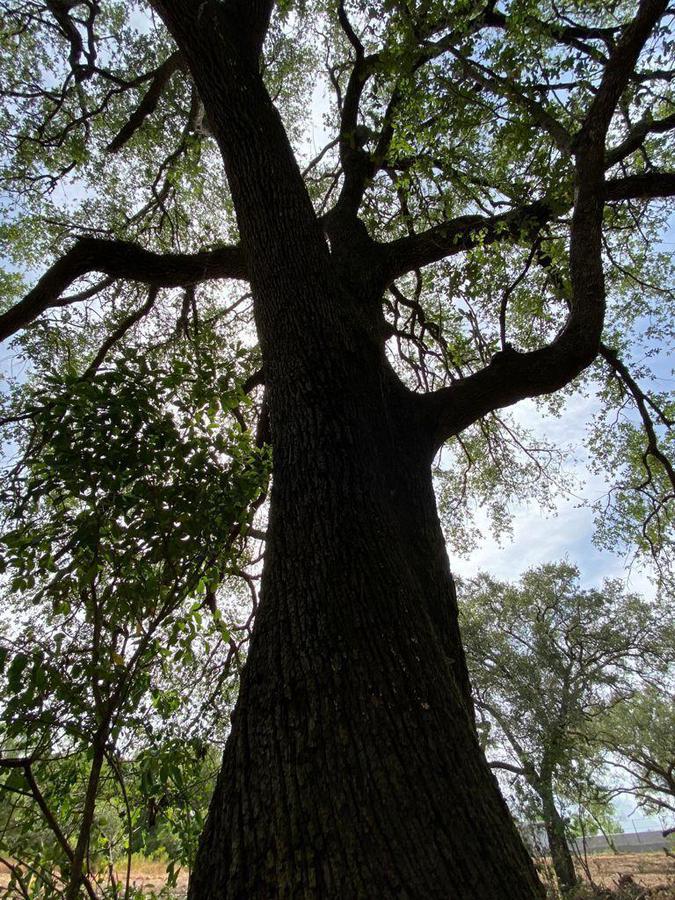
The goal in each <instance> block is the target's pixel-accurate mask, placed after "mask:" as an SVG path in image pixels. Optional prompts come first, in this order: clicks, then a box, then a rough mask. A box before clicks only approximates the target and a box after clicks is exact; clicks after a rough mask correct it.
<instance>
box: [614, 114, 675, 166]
mask: <svg viewBox="0 0 675 900" xmlns="http://www.w3.org/2000/svg"><path fill="white" fill-rule="evenodd" d="M673 129H675V113H673V114H672V115H670V116H666V117H665V118H663V119H642V120H641V121H640V122H638V123H637V125H635V126H634V127H633V128H631V130H630V131H629V132H628V134H627V136H626V137H625V138H624V140H623V141H621V143H620V144H617V146H616V147H612V149H611V150H608V151H607V154H606V156H605V165H606V167H607V168H610V167H611V166H615V165H616V164H617V163H620V162H621V160H622V159H625V158H626V157H627V156H630V154H631V153H634V152H635V151H636V150H639V149H640V147H641V146H642V145H643V144H644V142H645V138H646V137H647V135H648V134H664V133H665V132H666V131H672V130H673Z"/></svg>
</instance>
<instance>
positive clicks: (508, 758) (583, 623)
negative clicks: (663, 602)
mask: <svg viewBox="0 0 675 900" xmlns="http://www.w3.org/2000/svg"><path fill="white" fill-rule="evenodd" d="M464 598H465V599H464V602H463V604H462V606H461V616H462V627H463V634H464V638H465V641H466V647H467V659H468V664H469V669H470V673H471V678H472V682H473V686H474V692H475V702H476V706H477V709H478V712H479V716H480V719H481V728H482V730H483V733H484V735H485V736H486V743H487V746H488V749H489V755H490V756H491V757H492V762H491V766H492V767H493V768H494V769H498V770H502V771H507V772H511V773H513V774H515V775H517V776H518V777H519V778H520V779H522V782H524V783H525V784H526V785H527V787H528V788H529V789H530V790H531V791H533V792H534V794H535V796H536V798H537V804H538V809H539V814H540V815H541V817H542V819H543V821H544V823H545V826H546V832H547V836H548V843H549V848H550V852H551V857H552V861H553V865H554V868H555V872H556V876H557V878H558V880H559V882H560V884H561V886H562V887H564V888H568V887H570V886H572V885H573V884H574V883H575V881H576V875H575V869H574V863H573V859H572V854H571V852H570V848H569V844H568V840H567V834H566V826H565V821H564V818H563V816H562V814H561V808H560V807H561V799H562V798H565V797H567V798H573V797H575V795H576V794H577V790H578V787H579V785H580V784H583V782H585V781H587V780H588V776H587V772H588V768H589V765H590V763H591V758H592V757H593V756H594V755H595V756H596V761H597V754H598V752H601V748H598V746H597V745H593V746H591V745H590V744H589V743H588V740H587V738H588V733H589V728H590V727H591V726H592V723H593V722H594V721H595V720H596V719H598V718H599V717H600V716H604V715H606V714H607V713H608V711H609V710H612V709H614V708H616V707H617V706H618V705H619V704H624V703H625V701H626V700H627V699H628V698H629V697H630V696H631V695H632V693H633V691H634V690H635V685H636V683H637V681H638V678H639V675H640V671H641V669H642V667H643V666H645V665H649V664H653V665H655V666H658V665H660V664H661V662H662V659H663V648H662V643H661V638H660V633H659V627H660V625H661V623H662V612H661V610H660V607H659V606H658V605H652V604H650V603H648V602H647V601H645V600H643V599H642V598H640V597H638V596H636V595H635V594H629V593H626V592H625V591H624V590H623V588H622V586H621V584H620V582H618V581H606V582H605V583H604V585H603V588H602V589H601V590H582V589H581V588H580V586H579V570H578V569H577V568H576V566H573V565H570V564H569V563H556V564H547V565H543V566H540V567H539V568H535V569H531V570H529V571H528V572H526V573H525V574H524V575H523V576H522V578H521V580H520V584H519V585H518V586H513V585H509V584H504V583H502V582H499V581H496V580H495V579H493V578H491V577H490V576H488V575H485V574H481V575H479V576H478V577H477V578H475V579H474V580H473V581H471V582H469V583H468V585H466V588H465V591H464Z"/></svg>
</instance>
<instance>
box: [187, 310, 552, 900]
mask: <svg viewBox="0 0 675 900" xmlns="http://www.w3.org/2000/svg"><path fill="white" fill-rule="evenodd" d="M307 324H308V331H307V333H308V334H312V335H313V334H315V327H318V325H316V326H315V323H313V322H309V323H307ZM324 338H325V340H324V341H323V342H320V343H319V345H318V346H317V345H315V343H314V340H307V341H306V342H305V344H304V347H303V346H300V345H297V346H295V347H293V348H292V351H290V350H289V351H288V353H287V357H286V358H287V365H286V368H287V369H290V370H292V375H293V377H292V378H289V377H288V376H286V377H284V375H283V374H282V373H281V372H275V368H273V367H272V366H271V367H270V369H271V371H268V376H271V377H268V391H269V392H270V410H271V417H272V434H273V446H274V483H273V490H272V498H271V517H270V524H269V529H268V543H267V550H266V559H265V570H264V577H263V590H262V599H261V604H260V608H259V611H258V615H257V620H256V625H255V631H254V635H253V639H252V643H251V648H250V654H249V658H248V662H247V665H246V668H245V671H244V673H243V676H242V684H241V693H240V697H239V701H238V704H237V708H236V712H235V714H234V717H233V726H232V734H231V737H230V740H229V742H228V746H227V749H226V752H225V757H224V763H223V769H222V772H221V775H220V778H219V780H218V785H217V787H216V791H215V795H214V798H213V802H212V806H211V810H210V815H209V820H208V824H207V827H206V831H205V834H204V836H203V840H202V844H201V848H200V852H199V855H198V858H197V861H196V865H195V869H194V874H193V878H192V883H191V890H190V897H191V898H192V900H202V898H207V897H208V898H215V897H218V898H247V900H254V898H290V897H294V898H300V897H302V898H315V897H326V898H342V897H344V898H369V900H373V898H380V897H382V898H384V897H409V898H420V900H422V898H425V900H426V898H444V900H450V898H457V900H460V898H462V900H468V898H473V900H487V898H494V900H497V898H500V900H506V898H528V900H532V898H534V897H539V896H541V891H540V887H539V884H538V881H537V878H536V875H535V873H534V870H533V867H532V865H531V861H530V859H529V857H528V856H527V854H526V852H525V850H524V848H523V846H522V843H521V841H520V838H519V836H518V834H517V832H516V830H515V828H514V826H513V824H512V822H511V819H510V816H509V813H508V811H507V809H506V806H505V804H504V801H503V799H502V797H501V796H500V794H499V791H498V788H497V785H496V782H495V780H494V778H493V776H492V774H491V772H490V770H489V768H488V767H487V764H486V763H485V760H484V758H483V755H482V753H481V750H480V748H479V745H478V741H477V738H476V734H475V730H474V724H473V718H472V714H471V712H470V700H469V697H468V679H467V675H466V669H465V665H464V658H463V652H462V649H461V644H460V641H459V634H458V628H457V617H456V604H455V600H454V593H453V587H452V581H451V576H450V572H449V566H448V561H447V556H446V554H445V548H444V543H443V538H442V534H441V529H440V526H439V522H438V518H437V515H436V510H435V504H434V497H433V492H432V486H431V475H430V459H429V452H428V448H427V447H425V446H424V445H420V443H419V438H418V437H416V435H417V429H416V427H415V424H416V423H415V419H414V416H415V412H414V409H415V406H414V403H413V399H414V398H413V396H412V395H410V394H408V392H407V391H406V390H405V389H404V388H402V387H401V385H400V383H398V382H397V381H396V380H395V378H394V376H393V373H390V371H389V370H388V368H387V367H386V364H385V363H384V359H383V357H378V355H377V354H376V353H375V352H374V350H373V348H369V347H365V348H363V347H361V348H359V346H358V344H359V341H358V337H356V336H353V339H352V352H351V353H347V352H346V348H344V347H342V348H341V352H340V353H339V354H333V353H332V352H331V351H332V348H331V343H332V344H333V345H334V344H335V332H333V335H332V337H331V336H330V335H324ZM274 356H277V354H276V353H275V354H274ZM275 374H276V376H277V377H276V378H275V377H274V375H275Z"/></svg>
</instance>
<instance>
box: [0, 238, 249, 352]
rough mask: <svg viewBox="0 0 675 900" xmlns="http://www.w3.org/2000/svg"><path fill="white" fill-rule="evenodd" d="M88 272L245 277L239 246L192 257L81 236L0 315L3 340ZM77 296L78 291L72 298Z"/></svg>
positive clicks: (156, 277) (154, 277)
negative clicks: (21, 296)
mask: <svg viewBox="0 0 675 900" xmlns="http://www.w3.org/2000/svg"><path fill="white" fill-rule="evenodd" d="M90 272H102V273H104V274H105V275H108V276H110V277H111V278H124V279H127V280H129V281H140V282H142V283H144V284H149V285H152V286H154V287H165V288H170V287H187V286H188V285H193V284H198V283H199V282H202V281H208V280H210V279H215V278H241V279H245V278H246V277H247V274H246V265H245V263H244V258H243V254H242V252H241V250H240V249H239V248H238V247H219V248H216V249H214V250H203V251H201V252H200V253H194V254H191V255H188V254H185V253H171V254H160V253H153V252H152V251H150V250H144V249H143V247H139V246H138V244H132V243H128V242H126V241H106V240H101V239H99V238H80V239H79V240H78V241H77V242H76V243H75V244H74V245H73V246H72V247H71V248H70V250H68V252H67V253H66V254H65V255H64V256H62V257H61V258H60V259H58V260H57V261H56V262H55V263H54V265H53V266H51V267H50V268H49V269H48V270H47V271H46V272H45V274H44V275H43V276H42V278H41V279H40V280H39V281H38V283H37V284H36V285H35V287H34V288H33V290H32V291H30V292H29V293H28V294H26V296H25V297H24V298H23V300H21V301H20V302H19V303H17V304H15V305H14V306H12V307H11V308H10V309H9V310H7V312H6V313H4V314H3V315H1V316H0V340H4V339H5V338H7V337H9V336H10V335H12V334H14V332H16V331H18V330H19V329H20V328H22V327H24V326H25V325H28V323H29V322H32V321H33V320H34V319H36V318H37V317H38V316H39V315H40V314H41V313H43V312H44V311H45V310H46V309H49V308H51V307H53V306H62V305H64V304H63V300H62V299H61V300H60V299H59V298H61V295H62V293H63V291H64V290H66V288H68V287H69V286H70V285H71V284H72V283H73V282H74V281H77V279H78V278H82V277H83V276H84V275H87V274H88V273H90ZM75 299H77V295H76V296H75V297H74V298H71V301H74V300H75Z"/></svg>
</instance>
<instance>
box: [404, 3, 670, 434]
mask: <svg viewBox="0 0 675 900" xmlns="http://www.w3.org/2000/svg"><path fill="white" fill-rule="evenodd" d="M666 6H667V0H642V2H641V3H640V6H639V9H638V12H637V15H636V16H635V18H634V19H633V21H632V22H631V23H630V24H629V25H628V26H627V27H626V28H625V29H624V31H623V34H622V36H621V39H620V40H619V42H618V43H617V45H616V47H615V48H614V50H613V52H612V54H611V55H610V58H609V61H608V63H607V66H606V68H605V73H604V76H603V78H602V81H601V82H600V85H599V87H598V91H597V93H596V95H595V97H594V99H593V102H592V103H591V105H590V107H589V110H588V112H587V114H586V116H585V118H584V122H583V125H582V127H581V129H580V131H579V133H578V134H577V136H576V137H575V140H574V145H573V149H574V153H575V156H576V167H575V176H576V179H575V180H576V185H575V195H576V196H575V203H574V212H573V215H572V229H571V240H570V282H571V287H572V290H571V296H570V312H569V316H568V318H567V322H566V323H565V326H564V328H563V329H562V331H561V332H560V333H559V335H558V337H557V338H556V339H555V340H554V341H553V342H552V343H551V344H549V345H548V346H546V347H543V348H541V349H539V350H535V351H533V352H529V353H519V352H517V351H516V350H514V349H512V348H510V347H507V349H506V350H505V351H503V352H501V353H497V354H496V355H495V356H494V357H493V359H492V360H491V362H490V364H489V365H488V366H487V367H486V368H484V369H482V370H481V371H479V372H476V373H474V374H472V375H470V376H468V377H466V378H462V379H460V380H459V381H457V382H455V384H453V385H451V386H450V387H447V388H444V389H442V390H440V391H437V392H435V393H433V394H429V395H426V396H425V397H423V398H422V402H423V404H426V406H427V410H428V413H429V416H430V423H429V424H430V428H431V430H432V434H433V447H434V448H436V447H437V446H439V445H440V444H441V443H442V442H443V440H445V439H446V438H447V437H450V436H451V435H456V434H459V433H460V432H461V431H462V430H463V429H465V428H466V427H468V426H469V425H470V424H472V423H473V422H475V421H477V420H478V419H480V418H482V416H484V415H486V414H487V413H488V412H492V411H493V410H495V409H499V408H502V407H505V406H510V405H511V404H513V403H516V402H517V401H518V400H521V399H524V398H525V397H535V396H538V395H540V394H546V393H552V392H554V391H557V390H559V389H560V388H562V387H564V386H565V385H566V384H568V383H569V382H570V381H571V380H572V379H573V378H575V377H576V376H577V375H578V374H579V373H580V372H582V371H583V369H585V368H586V366H588V365H589V364H590V363H591V362H592V360H593V359H594V358H595V356H596V355H597V353H598V350H599V346H600V335H601V333H602V326H603V321H604V296H605V289H604V274H603V269H602V211H603V205H604V200H605V186H604V172H605V165H606V162H605V139H606V135H607V129H608V128H609V124H610V122H611V119H612V116H613V114H614V110H615V109H616V105H617V103H618V102H619V99H620V97H621V94H622V93H623V90H624V88H625V87H626V84H627V83H628V81H629V79H630V75H631V72H632V71H633V69H634V67H635V64H636V62H637V59H638V56H639V54H640V51H641V49H642V47H643V46H644V44H645V43H646V41H647V40H648V38H649V36H650V34H651V32H652V29H653V28H654V26H655V25H656V23H657V22H658V20H659V18H660V17H661V15H662V14H663V12H664V11H665V9H666ZM407 240H410V238H408V239H407Z"/></svg>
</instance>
